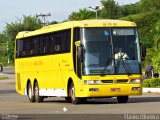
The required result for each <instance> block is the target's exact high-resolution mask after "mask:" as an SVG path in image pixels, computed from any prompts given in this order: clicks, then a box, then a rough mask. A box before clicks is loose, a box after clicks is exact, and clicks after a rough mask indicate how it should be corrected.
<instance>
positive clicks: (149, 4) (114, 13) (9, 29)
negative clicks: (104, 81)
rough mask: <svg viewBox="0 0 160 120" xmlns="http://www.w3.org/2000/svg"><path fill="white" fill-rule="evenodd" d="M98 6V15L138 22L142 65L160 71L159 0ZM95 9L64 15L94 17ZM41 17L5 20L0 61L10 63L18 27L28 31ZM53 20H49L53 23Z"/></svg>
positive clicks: (105, 0) (104, 2) (105, 1)
mask: <svg viewBox="0 0 160 120" xmlns="http://www.w3.org/2000/svg"><path fill="white" fill-rule="evenodd" d="M100 3H101V6H102V7H100V9H98V11H97V15H98V19H121V20H128V21H133V22H135V23H136V24H137V25H138V31H139V36H140V42H141V44H143V45H146V47H147V57H146V60H145V62H143V67H144V66H146V65H147V64H151V65H153V66H154V68H155V69H156V70H157V71H158V72H160V52H158V51H160V20H159V18H160V7H159V6H160V1H159V0H140V1H139V2H137V3H135V4H129V5H119V4H118V3H117V2H116V1H115V0H100ZM95 17H96V11H94V10H91V9H89V8H80V9H79V11H73V12H72V13H71V14H70V15H69V16H68V19H67V20H65V21H70V20H84V19H95ZM42 23H43V22H42V21H41V20H40V19H38V18H37V17H36V16H25V15H24V16H23V18H21V19H18V20H17V21H13V22H12V23H7V24H6V27H5V28H4V30H3V32H2V33H0V63H3V64H4V65H7V63H8V58H9V62H10V63H11V64H13V63H14V55H13V54H14V40H15V36H16V35H17V33H18V32H20V31H32V30H36V29H39V28H41V27H42ZM55 23H57V22H55V21H53V22H51V23H49V24H55Z"/></svg>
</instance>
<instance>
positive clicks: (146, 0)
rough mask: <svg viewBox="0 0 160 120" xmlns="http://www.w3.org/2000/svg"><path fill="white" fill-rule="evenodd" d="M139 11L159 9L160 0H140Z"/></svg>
mask: <svg viewBox="0 0 160 120" xmlns="http://www.w3.org/2000/svg"><path fill="white" fill-rule="evenodd" d="M140 4H141V5H140V7H141V12H148V11H154V10H158V9H160V0H141V1H140Z"/></svg>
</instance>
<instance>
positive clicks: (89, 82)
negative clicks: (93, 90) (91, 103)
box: [84, 80, 100, 85]
mask: <svg viewBox="0 0 160 120" xmlns="http://www.w3.org/2000/svg"><path fill="white" fill-rule="evenodd" d="M84 84H86V85H95V84H100V80H85V81H84Z"/></svg>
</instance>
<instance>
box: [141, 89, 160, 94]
mask: <svg viewBox="0 0 160 120" xmlns="http://www.w3.org/2000/svg"><path fill="white" fill-rule="evenodd" d="M143 92H144V93H160V88H143Z"/></svg>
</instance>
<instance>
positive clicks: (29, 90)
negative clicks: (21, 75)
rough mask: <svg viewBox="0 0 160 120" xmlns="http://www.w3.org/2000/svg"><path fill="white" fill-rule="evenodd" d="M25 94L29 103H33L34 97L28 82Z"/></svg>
mask: <svg viewBox="0 0 160 120" xmlns="http://www.w3.org/2000/svg"><path fill="white" fill-rule="evenodd" d="M27 94H28V98H29V101H30V102H35V96H34V94H33V90H32V84H31V82H29V84H28V86H27Z"/></svg>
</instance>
